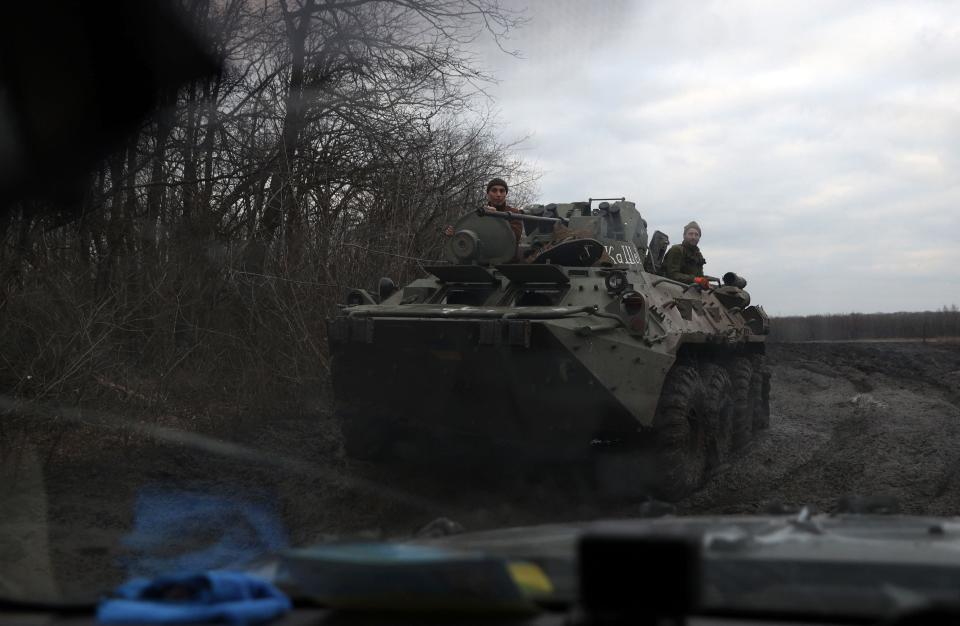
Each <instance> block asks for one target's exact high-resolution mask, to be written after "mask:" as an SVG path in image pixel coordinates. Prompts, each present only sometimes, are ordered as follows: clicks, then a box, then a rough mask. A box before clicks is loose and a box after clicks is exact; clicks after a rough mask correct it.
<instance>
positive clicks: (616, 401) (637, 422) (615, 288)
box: [328, 198, 770, 499]
mask: <svg viewBox="0 0 960 626" xmlns="http://www.w3.org/2000/svg"><path fill="white" fill-rule="evenodd" d="M610 200H613V201H612V202H610ZM510 220H522V221H523V223H524V224H523V225H524V232H525V234H524V237H523V238H522V241H521V242H520V245H519V246H518V245H517V243H516V240H515V236H514V233H513V231H512V229H511V228H510V225H509V221H510ZM667 244H668V240H667V237H666V236H665V235H663V233H660V232H656V233H654V235H653V236H652V237H649V238H648V235H647V223H646V221H645V220H644V219H643V217H642V216H641V215H640V213H639V212H638V211H637V209H636V206H635V204H634V203H633V202H628V201H626V200H625V199H623V198H620V199H612V198H611V199H606V200H604V201H597V200H594V199H591V200H589V201H587V202H576V203H567V204H552V205H546V206H543V205H532V206H528V207H527V208H526V209H525V210H524V211H522V212H520V213H519V214H516V213H508V212H497V211H491V210H488V209H483V210H479V211H477V212H475V213H470V214H467V215H465V216H463V217H462V218H461V219H460V220H459V221H458V222H457V223H456V225H455V226H454V234H453V236H451V237H449V238H448V239H447V241H446V246H445V250H444V257H445V259H444V262H438V263H436V264H433V265H427V266H424V267H423V269H424V270H425V272H426V273H427V274H429V276H428V277H426V278H421V279H418V280H415V281H413V282H412V283H410V284H409V285H406V286H404V287H402V288H399V289H398V288H396V287H395V285H394V284H393V283H392V281H390V280H389V279H381V281H380V285H379V287H378V290H377V292H376V293H370V292H367V291H364V290H355V291H352V292H351V293H350V294H349V296H348V299H347V305H346V306H345V307H343V308H342V310H341V311H340V313H339V314H338V315H337V316H336V317H335V318H334V319H331V320H329V323H328V333H329V342H330V348H331V352H332V356H333V383H334V393H335V397H336V403H337V404H336V406H337V412H338V414H339V416H340V418H341V420H342V427H343V434H344V444H345V447H346V450H347V453H348V455H349V456H351V457H353V458H356V459H364V460H372V461H376V462H377V463H381V464H388V465H389V464H397V465H398V466H403V467H407V466H410V465H418V464H420V465H426V466H428V467H430V468H433V470H434V471H436V472H443V471H447V470H448V469H449V470H453V469H463V468H470V469H472V470H474V471H481V472H487V473H495V472H515V471H522V470H532V471H534V472H550V471H553V470H554V469H559V468H560V467H563V468H566V469H570V468H577V471H580V470H581V469H582V470H584V471H585V472H586V473H587V474H589V476H590V477H591V480H592V481H595V486H596V487H597V488H598V489H600V490H601V491H603V492H605V493H607V494H611V495H614V496H630V495H641V494H648V495H649V494H652V495H656V496H658V497H661V498H665V499H677V498H679V497H682V496H683V495H685V494H686V493H688V492H689V491H691V490H692V489H694V488H695V487H696V486H697V485H699V484H700V483H701V482H702V481H703V480H704V478H705V476H707V475H708V473H709V472H710V471H711V469H712V468H715V467H717V466H719V465H720V464H721V463H723V462H724V461H725V460H726V459H728V458H729V457H731V456H732V455H734V454H735V453H736V451H737V450H738V449H739V448H741V447H742V446H744V445H745V444H746V443H747V442H749V441H750V439H751V438H752V437H753V436H754V433H755V432H756V431H757V430H759V429H763V428H766V427H767V426H768V424H769V416H770V409H769V373H768V371H767V368H766V365H765V362H764V348H765V341H766V336H767V333H768V330H769V320H768V318H767V316H766V314H765V313H764V311H763V309H762V308H761V307H759V306H753V305H751V304H750V296H749V295H748V293H747V292H746V291H745V290H744V287H745V286H746V281H745V280H743V279H742V278H740V277H738V276H737V275H735V274H733V273H728V274H726V275H725V276H724V280H723V281H722V282H723V283H724V284H720V283H721V281H719V280H716V279H714V280H715V282H716V286H715V287H714V288H712V289H703V288H701V287H700V286H699V285H696V284H693V285H688V284H684V283H680V282H676V281H673V280H670V279H668V278H665V277H664V276H661V275H659V273H658V272H659V264H660V262H661V261H662V259H663V255H664V252H665V250H666V246H667Z"/></svg>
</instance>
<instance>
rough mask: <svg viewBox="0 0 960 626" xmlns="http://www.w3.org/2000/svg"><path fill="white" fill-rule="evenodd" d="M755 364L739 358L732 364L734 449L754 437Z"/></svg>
mask: <svg viewBox="0 0 960 626" xmlns="http://www.w3.org/2000/svg"><path fill="white" fill-rule="evenodd" d="M752 383H753V363H751V361H750V359H749V358H747V357H737V358H735V359H734V360H733V361H732V362H731V363H730V389H731V391H732V394H731V395H732V396H733V427H732V431H733V435H732V440H733V447H734V449H739V448H742V447H743V446H745V445H747V443H748V442H749V441H750V438H751V437H752V436H753V396H752V395H751V393H750V392H751V387H752Z"/></svg>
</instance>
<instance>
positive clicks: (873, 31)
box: [484, 0, 960, 315]
mask: <svg viewBox="0 0 960 626" xmlns="http://www.w3.org/2000/svg"><path fill="white" fill-rule="evenodd" d="M507 2H509V0H507ZM516 4H517V5H518V6H519V5H520V3H519V2H517V3H516ZM510 6H513V3H510ZM527 16H528V17H529V18H530V22H529V23H528V24H527V25H526V26H525V27H524V28H523V29H522V30H520V31H516V32H515V33H514V34H513V35H512V36H511V38H510V40H509V41H507V42H506V44H505V45H506V46H507V47H513V48H517V49H519V50H520V51H521V52H522V55H523V58H521V59H515V58H512V57H509V56H507V55H503V54H495V53H494V51H492V50H491V51H488V53H487V54H485V55H484V59H485V61H486V64H487V66H488V67H489V69H490V70H491V71H492V72H493V73H494V74H495V75H496V76H497V77H498V78H499V79H500V82H499V84H498V85H497V86H495V87H494V88H493V89H492V90H491V94H492V95H493V96H494V97H495V99H496V100H495V101H496V106H497V107H498V109H499V111H500V119H501V128H500V132H501V134H502V136H503V137H504V139H511V138H516V137H519V136H523V135H528V134H529V135H530V138H529V139H528V140H527V141H526V142H525V143H524V144H523V151H522V154H523V156H524V157H525V158H526V159H527V160H528V161H530V162H532V163H533V164H534V165H536V166H537V167H538V168H539V169H540V170H541V171H542V174H543V176H542V179H541V180H540V196H539V200H540V201H543V202H566V201H572V200H580V199H586V198H587V197H588V196H591V195H592V196H594V197H597V196H605V195H609V196H620V195H625V196H626V197H627V198H628V199H630V200H633V201H635V202H636V203H637V205H638V207H640V209H641V212H642V213H643V215H644V217H645V218H646V219H647V221H648V223H649V224H650V229H651V233H652V232H653V230H654V229H660V230H663V231H664V232H666V233H667V234H668V235H669V236H670V239H671V241H672V242H674V243H676V242H679V241H680V239H681V232H680V231H681V229H682V227H683V225H684V224H685V223H687V222H688V221H689V220H690V219H696V220H698V221H699V222H700V224H701V226H702V227H703V239H702V241H701V250H702V251H703V254H704V256H705V257H706V259H707V266H706V268H705V269H706V272H707V273H708V274H713V275H720V274H722V273H723V272H726V271H729V270H734V271H737V272H738V273H742V274H743V275H744V276H745V277H746V278H747V280H748V281H749V283H750V285H749V287H748V291H750V292H751V295H752V296H753V299H754V302H757V303H761V304H763V305H764V306H765V308H766V309H767V311H768V313H771V314H774V315H786V314H807V313H821V312H823V313H839V312H850V311H862V312H873V311H901V310H923V309H933V308H940V307H942V306H943V305H945V304H952V303H958V304H960V246H958V238H960V232H958V226H960V218H958V215H960V210H958V209H960V176H958V169H960V2H920V1H909V2H893V1H889V2H885V1H876V0H874V1H871V2H848V1H839V0H838V1H836V2H816V1H811V0H804V1H803V2H796V1H793V2H772V1H759V0H758V1H757V2H692V1H691V2H682V1H677V0H663V1H649V2H641V1H635V2H628V1H608V2H602V1H598V2H582V1H580V0H534V1H532V2H530V3H528V9H527Z"/></svg>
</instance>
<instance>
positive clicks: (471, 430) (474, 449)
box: [330, 318, 637, 464]
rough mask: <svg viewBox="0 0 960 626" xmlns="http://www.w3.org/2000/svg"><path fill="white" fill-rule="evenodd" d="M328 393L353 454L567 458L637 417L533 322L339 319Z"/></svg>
mask: <svg viewBox="0 0 960 626" xmlns="http://www.w3.org/2000/svg"><path fill="white" fill-rule="evenodd" d="M330 338H331V348H332V354H333V359H334V363H333V372H334V378H333V381H334V392H335V395H336V398H337V399H338V406H337V408H338V413H339V415H340V417H341V419H342V423H343V428H344V435H345V445H346V446H347V451H348V453H349V454H350V455H351V456H353V457H357V458H367V459H378V458H385V457H400V458H405V459H406V460H408V461H410V462H418V461H420V462H424V463H434V462H437V461H441V460H442V461H447V462H453V463H465V464H466V463H473V462H475V461H482V462H484V463H486V464H489V462H490V460H491V455H502V458H504V459H507V458H509V459H511V460H514V461H515V460H517V459H522V460H524V461H528V462H530V463H534V464H540V463H543V462H547V461H565V460H570V461H575V460H578V459H582V458H584V457H586V456H587V455H589V454H590V451H591V442H592V441H593V440H595V439H596V438H598V437H610V436H618V435H619V436H623V435H626V434H629V433H631V432H635V431H636V429H637V421H636V419H635V417H633V416H631V415H630V413H629V412H628V411H627V410H626V409H625V408H624V406H623V405H622V404H621V403H620V402H618V401H617V399H616V398H615V397H614V395H613V394H611V393H610V392H609V391H608V390H607V389H605V387H604V386H603V384H602V383H601V382H600V381H599V380H597V379H596V377H595V376H594V375H593V374H591V373H590V371H588V369H587V368H585V367H584V366H583V365H582V364H581V362H580V361H579V360H578V359H577V358H576V357H575V355H574V354H573V353H571V351H570V350H569V349H568V347H566V346H564V345H563V344H562V343H561V341H560V340H558V339H557V337H556V336H555V334H554V333H553V332H551V329H550V328H549V325H548V324H545V323H542V322H537V321H532V320H510V321H506V320H497V321H490V320H435V319H434V320H427V319H391V318H377V319H376V320H372V319H364V320H343V321H342V322H340V323H339V325H337V324H333V325H331V328H330Z"/></svg>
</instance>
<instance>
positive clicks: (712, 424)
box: [701, 363, 735, 468]
mask: <svg viewBox="0 0 960 626" xmlns="http://www.w3.org/2000/svg"><path fill="white" fill-rule="evenodd" d="M701 376H702V378H703V383H704V389H705V391H706V422H705V423H706V426H707V433H708V437H707V461H708V466H709V467H711V468H713V467H717V466H718V465H721V464H723V463H725V462H727V461H728V460H729V459H730V457H731V456H732V454H733V451H734V449H735V448H734V441H733V435H734V433H733V430H734V417H735V416H734V406H733V394H732V393H731V384H730V376H729V375H728V374H727V371H726V370H725V369H723V368H722V367H720V366H719V365H716V364H713V363H710V364H707V365H706V366H704V368H703V373H702V374H701Z"/></svg>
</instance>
